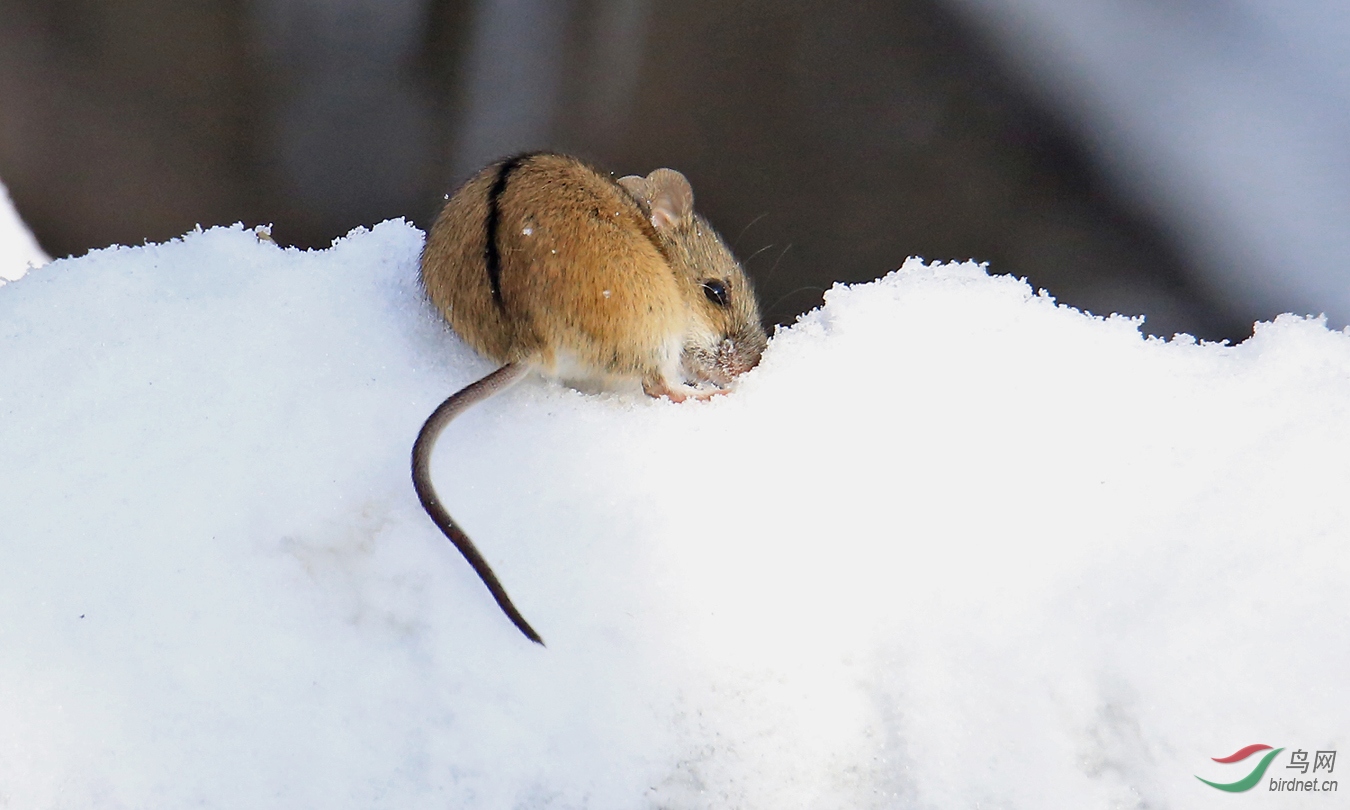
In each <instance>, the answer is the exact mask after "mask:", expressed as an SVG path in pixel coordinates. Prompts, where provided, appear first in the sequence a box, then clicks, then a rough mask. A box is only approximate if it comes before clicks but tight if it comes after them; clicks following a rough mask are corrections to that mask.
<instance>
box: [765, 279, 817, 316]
mask: <svg viewBox="0 0 1350 810" xmlns="http://www.w3.org/2000/svg"><path fill="white" fill-rule="evenodd" d="M806 290H815V291H816V292H818V293H820V294H821V295H824V294H825V288H824V287H818V286H816V285H814V284H807V285H805V286H803V287H798V288H797V289H795V290H792V291H791V292H788V293H786V294H784V295H783V296H782V297H780V298H779V299H778V300H777V301H774V302H773V304H772V305H771V306H770V307H769V308H768V310H767V312H769V313H773V312H774V311H775V310H777V309H778V305H779V304H781V303H783V302H784V301H786V300H788V299H789V298H791V297H792V296H794V295H796V294H797V293H799V292H805V291H806Z"/></svg>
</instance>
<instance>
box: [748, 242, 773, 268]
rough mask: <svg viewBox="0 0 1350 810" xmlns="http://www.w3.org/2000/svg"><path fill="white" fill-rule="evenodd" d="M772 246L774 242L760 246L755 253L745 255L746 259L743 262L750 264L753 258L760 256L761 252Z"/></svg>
mask: <svg viewBox="0 0 1350 810" xmlns="http://www.w3.org/2000/svg"><path fill="white" fill-rule="evenodd" d="M771 247H773V243H772V242H770V243H769V244H767V245H765V246H764V247H762V248H760V249H759V250H756V251H755V252H754V253H751V254H750V255H749V256H747V257H745V261H743V262H741V264H749V263H750V260H751V259H753V258H755V257H756V256H758V255H759V254H761V253H763V252H764V251H766V250H768V249H769V248H771Z"/></svg>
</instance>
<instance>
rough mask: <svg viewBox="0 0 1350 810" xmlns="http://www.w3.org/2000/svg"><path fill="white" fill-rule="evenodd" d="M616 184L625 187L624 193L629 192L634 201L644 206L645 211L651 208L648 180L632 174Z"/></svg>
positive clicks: (621, 178)
mask: <svg viewBox="0 0 1350 810" xmlns="http://www.w3.org/2000/svg"><path fill="white" fill-rule="evenodd" d="M615 182H617V183H618V184H619V185H621V186H623V190H624V191H627V192H628V193H629V194H631V195H632V197H633V199H635V200H637V201H638V202H639V203H641V204H642V210H643V211H646V210H647V209H648V208H649V207H650V198H649V197H648V196H647V178H645V177H638V176H637V175H636V174H630V175H628V176H627V177H620V178H619V179H618V180H617V181H615Z"/></svg>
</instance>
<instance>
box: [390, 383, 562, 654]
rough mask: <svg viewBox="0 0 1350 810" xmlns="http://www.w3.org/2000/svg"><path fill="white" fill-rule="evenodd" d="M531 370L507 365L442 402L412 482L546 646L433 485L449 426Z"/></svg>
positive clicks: (424, 435) (422, 440) (426, 427)
mask: <svg viewBox="0 0 1350 810" xmlns="http://www.w3.org/2000/svg"><path fill="white" fill-rule="evenodd" d="M527 370H528V369H527V368H526V367H525V366H524V365H521V364H520V363H507V364H506V365H504V366H502V367H501V368H499V369H497V370H496V371H494V372H492V373H491V374H489V375H487V376H486V377H484V378H483V379H481V380H479V381H478V382H476V383H472V384H470V385H468V386H465V387H464V388H461V389H460V390H459V391H456V392H455V393H453V394H451V395H450V396H449V398H447V399H446V400H445V402H442V403H441V405H440V407H439V408H437V409H436V410H434V411H432V412H431V416H428V417H427V421H426V422H425V423H424V424H423V425H422V430H421V432H420V433H418V434H417V441H416V442H415V443H414V444H413V451H412V479H413V488H414V489H416V490H417V499H418V500H420V501H421V502H422V508H423V509H426V510H427V514H428V515H430V516H431V519H432V521H434V522H435V524H436V526H437V527H439V528H440V530H441V532H442V533H444V534H445V536H446V537H448V538H450V542H451V543H454V544H455V548H457V549H459V553H460V554H463V555H464V559H466V560H468V561H469V565H472V566H473V570H474V571H476V572H478V578H479V579H481V580H483V584H484V585H486V586H487V587H488V590H489V591H491V592H492V598H493V599H496V600H497V605H498V606H500V607H501V609H502V612H503V613H505V614H506V617H507V618H508V619H510V620H511V623H512V624H514V625H515V626H516V627H518V628H520V632H522V633H524V634H525V637H526V638H528V639H529V640H530V641H533V642H534V643H535V644H538V645H540V646H543V644H544V640H543V639H541V638H540V637H539V634H538V633H536V632H534V628H533V627H530V623H529V622H527V621H525V617H524V616H521V615H520V611H518V610H516V606H515V605H513V604H511V597H509V596H507V595H506V589H505V588H503V587H502V584H501V583H500V582H498V581H497V575H496V574H494V573H492V567H491V566H489V565H488V564H487V560H485V559H483V555H482V554H480V553H478V548H477V547H476V546H474V544H473V541H472V540H470V539H469V536H468V535H467V534H465V533H464V530H463V529H461V528H460V527H459V526H458V525H456V524H455V521H454V519H453V518H451V517H450V513H449V512H447V511H445V507H444V506H442V505H441V499H440V498H438V497H436V489H435V488H434V487H433V486H432V485H431V448H432V447H434V446H435V444H436V438H437V437H438V436H440V435H441V431H442V430H444V429H445V426H446V425H448V424H450V420H451V419H454V418H455V417H456V416H459V415H460V414H461V413H462V412H464V411H465V410H467V409H468V408H469V407H470V406H472V405H473V404H475V403H477V402H480V401H482V400H484V399H487V398H488V397H490V396H492V395H493V394H495V393H497V392H498V391H501V390H503V389H505V388H507V387H509V386H510V385H511V384H512V383H514V382H516V381H517V380H519V379H520V378H521V377H523V376H525V372H526V371H527Z"/></svg>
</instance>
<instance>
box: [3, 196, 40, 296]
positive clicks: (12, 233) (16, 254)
mask: <svg viewBox="0 0 1350 810" xmlns="http://www.w3.org/2000/svg"><path fill="white" fill-rule="evenodd" d="M49 261H51V259H50V258H48V256H47V254H46V253H43V252H42V248H40V247H38V243H37V240H36V239H34V238H33V234H32V233H31V232H29V230H28V226H27V225H25V224H24V223H23V220H22V219H20V218H19V212H18V211H16V210H14V203H13V202H12V201H11V200H10V199H9V189H7V188H5V184H4V183H0V286H3V285H4V284H5V282H6V281H14V280H15V279H18V278H22V277H23V274H24V273H27V272H28V268H30V267H40V266H42V265H44V264H46V263H47V262H49Z"/></svg>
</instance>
